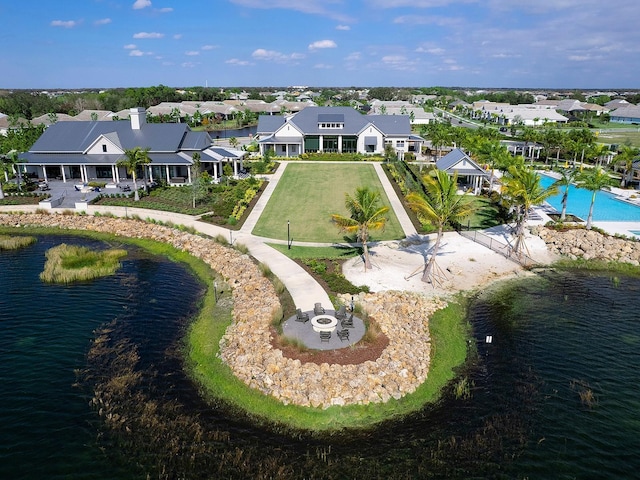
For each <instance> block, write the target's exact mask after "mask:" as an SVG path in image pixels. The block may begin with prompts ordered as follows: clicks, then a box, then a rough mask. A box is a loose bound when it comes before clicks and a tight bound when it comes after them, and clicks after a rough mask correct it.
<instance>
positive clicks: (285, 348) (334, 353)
mask: <svg viewBox="0 0 640 480" xmlns="http://www.w3.org/2000/svg"><path fill="white" fill-rule="evenodd" d="M271 345H272V346H273V348H278V349H280V350H282V355H283V356H285V357H287V358H291V359H294V360H295V359H298V360H300V361H301V362H303V363H309V362H311V363H317V364H318V365H320V364H322V363H328V364H336V365H357V364H360V363H364V362H366V361H367V360H371V361H376V359H378V357H380V355H381V354H382V351H383V350H384V349H385V348H387V346H388V345H389V339H388V338H387V336H386V335H384V334H383V333H379V334H378V335H377V336H376V338H375V340H374V341H373V342H363V341H361V342H360V343H357V344H355V345H354V346H352V347H345V348H339V349H336V350H304V351H303V350H300V349H299V348H298V347H295V346H293V345H285V344H283V342H282V341H281V336H280V335H279V334H278V333H277V332H276V330H275V328H273V327H271Z"/></svg>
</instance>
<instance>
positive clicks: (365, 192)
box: [331, 187, 389, 271]
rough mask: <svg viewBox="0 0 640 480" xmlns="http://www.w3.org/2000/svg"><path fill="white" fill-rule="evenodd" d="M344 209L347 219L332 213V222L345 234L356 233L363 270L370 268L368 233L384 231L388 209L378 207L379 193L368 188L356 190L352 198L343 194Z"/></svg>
mask: <svg viewBox="0 0 640 480" xmlns="http://www.w3.org/2000/svg"><path fill="white" fill-rule="evenodd" d="M344 205H345V207H347V210H349V213H350V215H349V216H348V217H346V216H344V215H340V214H339V213H334V214H333V215H331V219H332V220H333V222H334V223H335V224H336V225H337V226H338V227H339V228H340V230H342V231H345V232H347V233H356V234H357V237H356V238H359V239H360V242H361V243H362V253H363V257H364V269H365V271H366V270H367V269H370V268H371V260H370V259H369V248H368V246H367V242H368V241H369V232H370V231H371V230H380V229H384V227H385V225H386V223H387V220H388V219H387V217H385V216H384V215H385V214H386V213H387V212H388V211H389V207H387V206H382V207H381V206H380V193H379V192H378V191H376V190H370V189H369V187H359V188H356V193H355V195H354V196H353V197H352V196H351V195H349V194H348V193H347V194H345V202H344Z"/></svg>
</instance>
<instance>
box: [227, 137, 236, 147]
mask: <svg viewBox="0 0 640 480" xmlns="http://www.w3.org/2000/svg"><path fill="white" fill-rule="evenodd" d="M229 144H230V145H231V146H232V147H233V148H237V146H238V139H237V138H236V137H231V138H230V139H229Z"/></svg>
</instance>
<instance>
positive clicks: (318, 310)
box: [313, 303, 324, 315]
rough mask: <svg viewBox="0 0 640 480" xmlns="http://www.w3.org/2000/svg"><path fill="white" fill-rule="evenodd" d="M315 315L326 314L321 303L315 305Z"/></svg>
mask: <svg viewBox="0 0 640 480" xmlns="http://www.w3.org/2000/svg"><path fill="white" fill-rule="evenodd" d="M313 313H314V314H315V315H322V314H323V313H324V308H323V307H322V304H321V303H316V304H315V306H314V307H313Z"/></svg>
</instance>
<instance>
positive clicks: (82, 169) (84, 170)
mask: <svg viewBox="0 0 640 480" xmlns="http://www.w3.org/2000/svg"><path fill="white" fill-rule="evenodd" d="M80 178H81V179H82V183H87V166H86V165H80Z"/></svg>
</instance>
